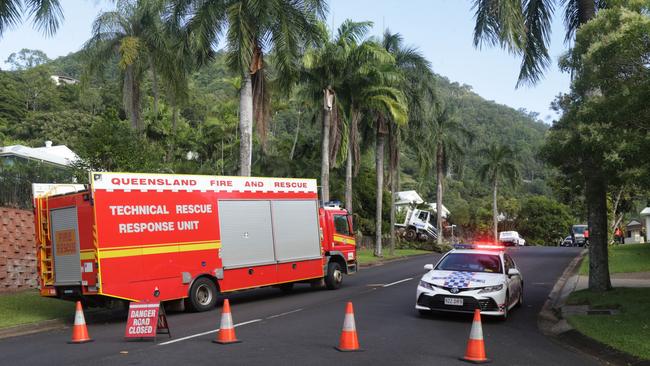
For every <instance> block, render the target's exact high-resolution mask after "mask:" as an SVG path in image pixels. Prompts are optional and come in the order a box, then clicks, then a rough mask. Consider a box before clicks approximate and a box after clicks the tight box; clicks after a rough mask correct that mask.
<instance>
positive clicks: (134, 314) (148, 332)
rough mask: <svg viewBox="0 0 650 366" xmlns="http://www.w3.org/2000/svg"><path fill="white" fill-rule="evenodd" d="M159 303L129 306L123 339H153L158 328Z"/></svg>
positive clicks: (132, 304)
mask: <svg viewBox="0 0 650 366" xmlns="http://www.w3.org/2000/svg"><path fill="white" fill-rule="evenodd" d="M159 311H160V303H159V302H156V303H134V302H132V303H131V304H130V305H129V318H128V320H127V321H126V334H125V335H124V337H125V338H155V337H156V329H157V327H158V312H159Z"/></svg>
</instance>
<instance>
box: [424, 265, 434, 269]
mask: <svg viewBox="0 0 650 366" xmlns="http://www.w3.org/2000/svg"><path fill="white" fill-rule="evenodd" d="M424 270H425V271H433V264H425V265H424Z"/></svg>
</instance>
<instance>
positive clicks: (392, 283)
mask: <svg viewBox="0 0 650 366" xmlns="http://www.w3.org/2000/svg"><path fill="white" fill-rule="evenodd" d="M412 279H413V277H409V278H405V279H403V280H399V281H395V282H391V283H387V284H385V285H383V286H382V287H390V286H393V285H397V284H398V283H402V282H406V281H410V280H412Z"/></svg>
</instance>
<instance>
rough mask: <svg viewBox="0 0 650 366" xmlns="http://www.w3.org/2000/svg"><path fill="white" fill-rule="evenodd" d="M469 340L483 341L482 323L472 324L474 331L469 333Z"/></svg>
mask: <svg viewBox="0 0 650 366" xmlns="http://www.w3.org/2000/svg"><path fill="white" fill-rule="evenodd" d="M469 339H474V340H480V341H482V340H483V327H482V326H481V322H472V330H471V331H470V332H469Z"/></svg>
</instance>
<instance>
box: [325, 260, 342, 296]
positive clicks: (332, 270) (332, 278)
mask: <svg viewBox="0 0 650 366" xmlns="http://www.w3.org/2000/svg"><path fill="white" fill-rule="evenodd" d="M341 283H343V271H341V265H340V264H338V263H336V262H330V264H328V265H327V276H326V277H325V285H326V286H327V289H328V290H336V289H338V288H339V287H341Z"/></svg>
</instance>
